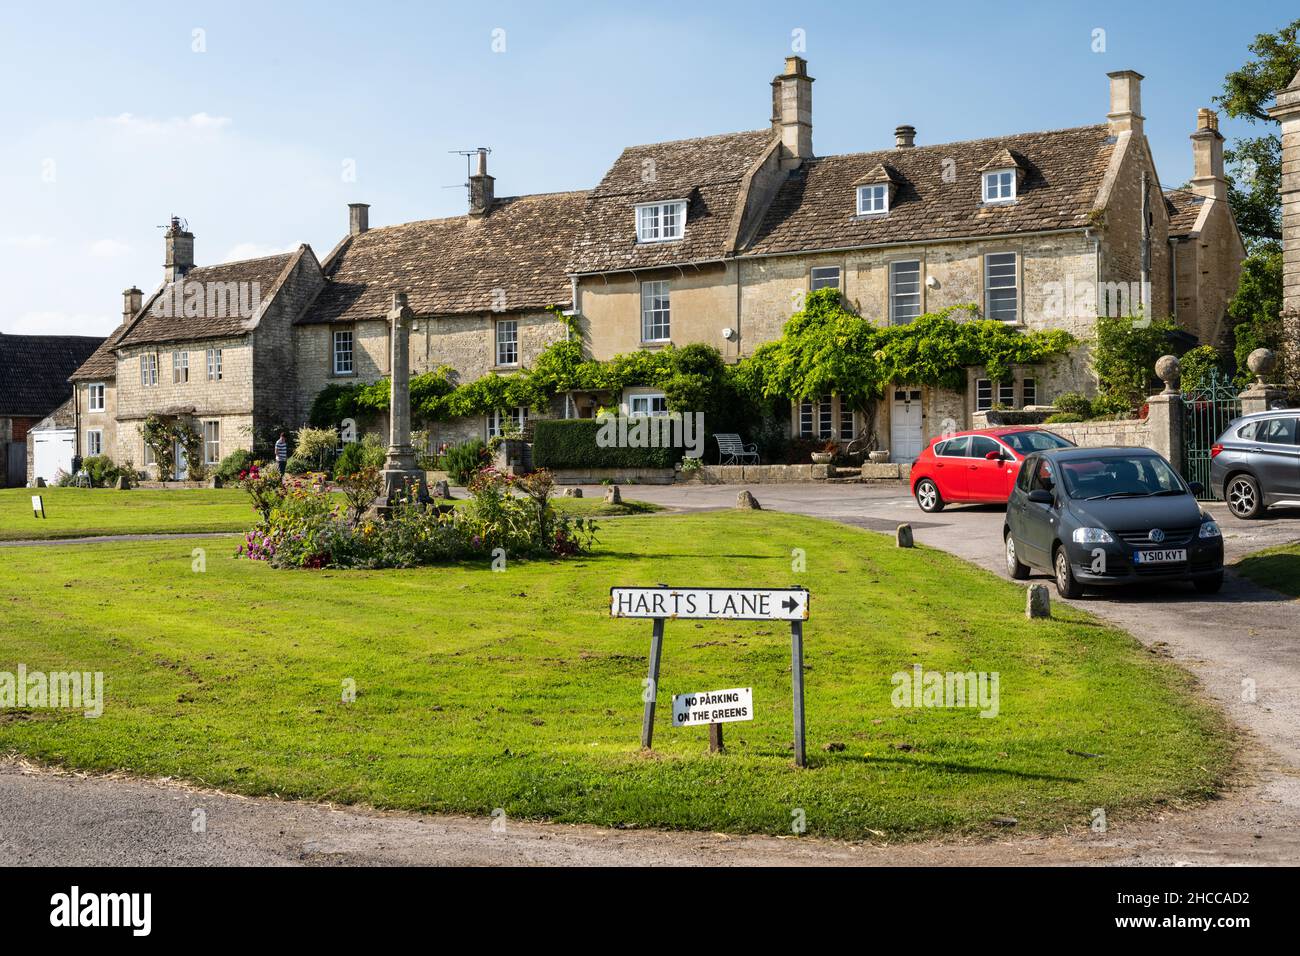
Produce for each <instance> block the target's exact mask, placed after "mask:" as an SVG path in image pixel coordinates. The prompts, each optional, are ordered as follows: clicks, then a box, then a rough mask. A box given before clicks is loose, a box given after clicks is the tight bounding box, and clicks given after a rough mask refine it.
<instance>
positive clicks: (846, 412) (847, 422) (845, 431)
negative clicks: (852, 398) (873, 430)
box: [840, 395, 853, 441]
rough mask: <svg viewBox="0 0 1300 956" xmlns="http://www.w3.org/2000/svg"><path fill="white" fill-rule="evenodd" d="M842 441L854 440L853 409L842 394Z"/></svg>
mask: <svg viewBox="0 0 1300 956" xmlns="http://www.w3.org/2000/svg"><path fill="white" fill-rule="evenodd" d="M840 441H853V409H851V408H849V404H848V402H846V401H844V396H843V395H841V396H840Z"/></svg>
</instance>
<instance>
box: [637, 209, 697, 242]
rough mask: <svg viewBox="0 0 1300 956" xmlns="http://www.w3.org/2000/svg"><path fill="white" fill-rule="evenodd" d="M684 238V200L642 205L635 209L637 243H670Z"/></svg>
mask: <svg viewBox="0 0 1300 956" xmlns="http://www.w3.org/2000/svg"><path fill="white" fill-rule="evenodd" d="M685 236H686V200H685V199H674V200H672V201H670V202H655V203H642V204H640V205H638V206H637V207H636V241H637V242H671V241H672V240H674V239H682V238H684V237H685Z"/></svg>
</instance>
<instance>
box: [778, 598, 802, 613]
mask: <svg viewBox="0 0 1300 956" xmlns="http://www.w3.org/2000/svg"><path fill="white" fill-rule="evenodd" d="M798 606H799V602H798V601H796V600H795V599H794V598H786V599H785V600H784V601H782V602H781V607H782V608H784V609H785V610H787V611H793V610H794V609H795V608H797V607H798Z"/></svg>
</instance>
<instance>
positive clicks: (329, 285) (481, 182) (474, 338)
mask: <svg viewBox="0 0 1300 956" xmlns="http://www.w3.org/2000/svg"><path fill="white" fill-rule="evenodd" d="M469 185H470V208H469V211H468V213H467V214H466V215H463V216H452V217H448V218H445V219H430V220H424V221H421V222H410V223H404V224H402V225H397V226H386V227H383V228H374V229H372V228H370V226H369V207H367V206H365V205H363V204H353V205H352V206H350V207H349V208H350V221H349V231H348V235H347V236H346V237H345V238H344V239H343V240H342V242H340V243H339V245H338V246H337V247H335V249H334V250H333V251H331V252H330V254H329V255H328V256H327V257H326V259H325V263H324V273H325V279H326V281H325V285H324V288H323V290H322V292H321V294H320V296H319V298H318V299H317V300H316V301H315V302H314V303H313V304H312V306H311V307H310V308H309V309H307V310H306V312H305V313H304V314H303V315H302V316H301V317H300V318H299V319H298V320H297V322H296V325H295V333H296V342H297V344H296V362H297V374H298V386H299V387H298V401H299V404H298V405H297V407H296V415H297V420H299V421H302V420H305V419H306V418H307V415H308V412H309V411H310V408H311V403H312V401H313V400H314V399H315V397H316V396H317V395H318V394H319V393H320V391H321V389H323V388H324V387H325V386H326V385H329V384H331V383H337V382H343V383H348V382H372V381H375V380H377V379H380V378H383V377H384V376H386V375H387V374H388V362H389V326H388V319H387V314H388V310H389V305H390V301H391V297H392V293H393V292H395V291H401V292H405V293H407V296H408V302H409V305H410V308H411V310H412V311H413V312H414V313H415V319H414V321H413V324H412V329H411V345H410V349H411V351H410V361H411V374H412V375H413V376H414V375H420V374H422V373H425V372H429V371H434V370H437V369H439V368H444V367H446V368H448V369H449V370H450V377H451V379H452V380H453V381H454V382H457V383H466V382H471V381H473V380H475V379H477V378H480V377H482V376H484V375H487V374H489V373H493V372H495V373H499V374H503V375H508V374H510V373H511V372H516V371H518V370H519V369H520V368H522V367H527V366H528V365H529V364H530V363H531V362H532V361H533V360H534V359H535V358H536V357H537V355H538V353H540V352H541V351H542V350H543V349H544V348H546V346H548V345H550V344H551V343H552V342H555V341H557V339H562V338H563V337H564V336H566V335H567V334H568V328H567V326H566V325H565V323H564V322H563V321H561V320H559V319H557V317H556V316H555V314H554V313H553V312H551V311H548V310H549V309H551V308H552V307H555V308H560V309H568V308H570V307H571V305H572V302H573V292H572V286H571V283H570V281H569V279H568V277H567V276H566V275H565V271H564V265H565V261H566V259H567V258H568V255H569V251H570V248H571V246H572V242H573V237H574V231H575V229H576V226H577V222H578V219H579V217H580V215H581V212H582V208H583V203H584V200H585V198H586V194H585V193H583V192H570V193H547V194H539V195H532V196H513V197H506V198H497V197H496V196H495V195H494V191H495V190H494V180H493V177H491V176H489V175H488V173H487V156H486V152H485V151H484V152H480V154H479V159H478V169H477V172H476V173H475V174H474V175H473V176H471V177H470V184H469ZM551 413H552V414H555V415H558V416H561V417H562V416H563V415H564V407H563V405H562V403H561V404H559V405H557V407H556V408H554V409H552V410H551ZM529 414H530V410H529V409H526V408H510V409H500V410H498V411H496V412H493V413H491V414H489V415H485V416H481V417H478V416H476V417H473V418H467V419H459V420H455V421H449V422H437V423H431V424H430V426H429V434H428V439H429V444H430V446H431V447H435V448H436V447H438V446H439V445H441V444H443V443H445V442H460V441H464V440H467V439H469V438H475V437H477V438H482V439H484V440H486V439H488V438H491V437H493V436H494V435H497V434H499V433H500V431H501V429H502V426H503V424H504V423H505V422H508V421H513V423H514V424H515V426H516V427H518V428H519V429H521V430H522V429H523V428H525V427H526V425H527V422H528V416H529ZM416 424H417V427H418V425H419V423H418V422H417V423H416Z"/></svg>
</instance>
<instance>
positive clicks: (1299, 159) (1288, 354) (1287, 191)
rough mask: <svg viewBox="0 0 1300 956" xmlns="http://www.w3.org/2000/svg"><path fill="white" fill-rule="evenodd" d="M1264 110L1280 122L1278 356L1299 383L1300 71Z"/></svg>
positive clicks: (1290, 378)
mask: <svg viewBox="0 0 1300 956" xmlns="http://www.w3.org/2000/svg"><path fill="white" fill-rule="evenodd" d="M1268 112H1269V115H1270V116H1272V117H1273V119H1275V120H1277V121H1278V122H1279V123H1281V124H1282V358H1283V362H1284V363H1285V365H1286V373H1287V384H1288V385H1291V386H1292V387H1300V73H1296V75H1295V78H1294V79H1293V80H1292V81H1291V84H1290V85H1289V86H1288V87H1287V88H1286V89H1285V90H1282V91H1281V92H1279V93H1278V94H1277V103H1276V105H1274V107H1273V108H1272V109H1271V110H1269V111H1268Z"/></svg>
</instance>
